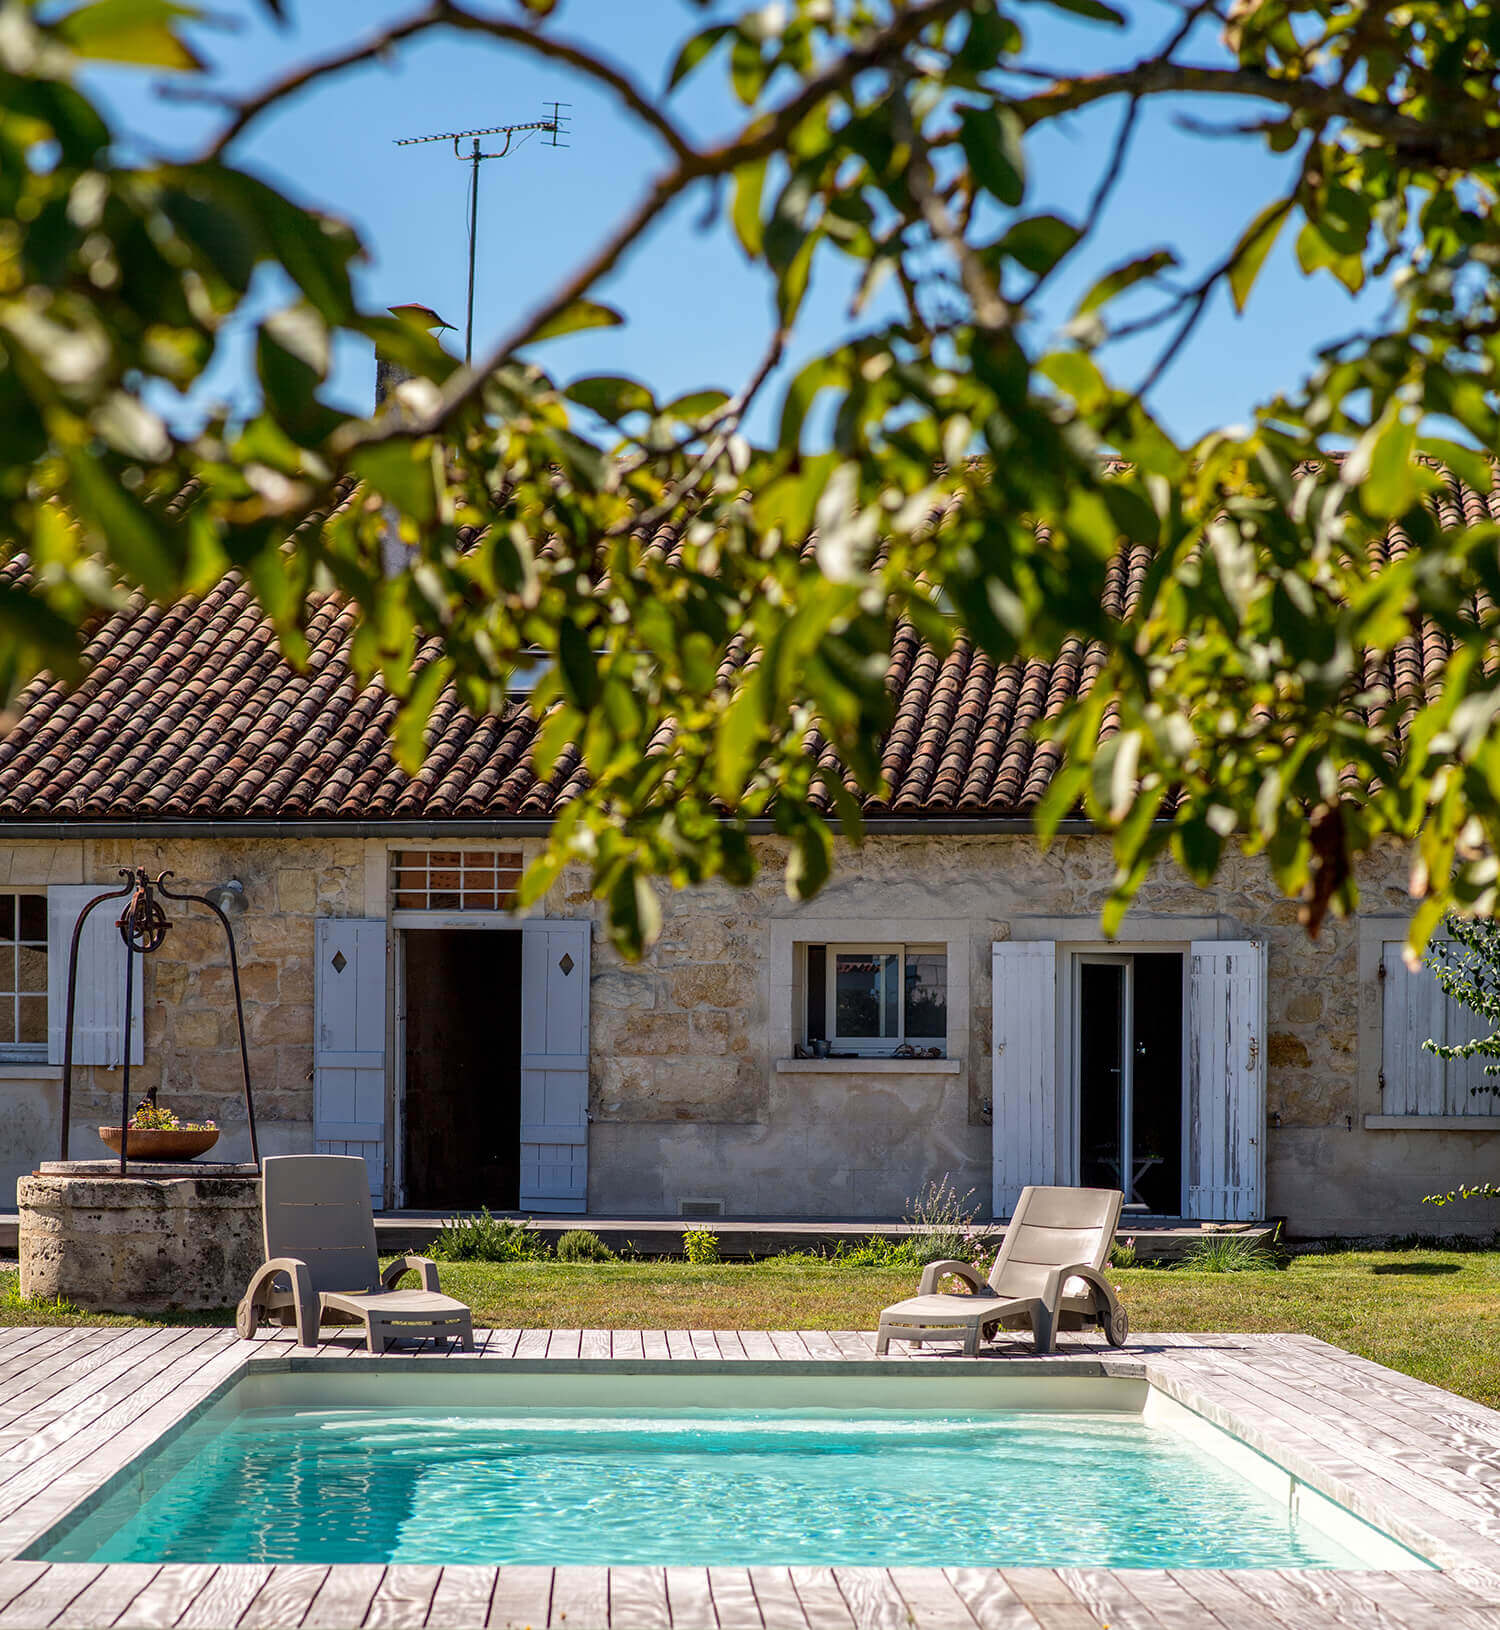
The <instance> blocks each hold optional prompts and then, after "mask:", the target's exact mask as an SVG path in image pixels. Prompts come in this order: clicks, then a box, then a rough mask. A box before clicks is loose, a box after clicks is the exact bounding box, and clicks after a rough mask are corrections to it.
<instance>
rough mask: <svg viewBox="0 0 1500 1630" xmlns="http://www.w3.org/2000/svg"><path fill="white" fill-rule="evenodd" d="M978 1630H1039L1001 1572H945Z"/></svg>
mask: <svg viewBox="0 0 1500 1630" xmlns="http://www.w3.org/2000/svg"><path fill="white" fill-rule="evenodd" d="M943 1573H944V1576H945V1577H946V1578H947V1580H948V1583H949V1584H950V1585H952V1586H953V1589H954V1591H955V1592H956V1593H957V1594H958V1596H959V1598H960V1599H961V1600H962V1602H963V1604H964V1606H965V1607H966V1608H968V1610H969V1613H970V1615H971V1616H972V1618H973V1620H974V1622H975V1623H976V1624H977V1625H978V1626H979V1630H1037V1623H1036V1615H1035V1614H1034V1613H1033V1612H1032V1611H1031V1609H1030V1608H1029V1607H1027V1605H1026V1604H1025V1602H1023V1601H1022V1600H1021V1598H1020V1597H1019V1596H1017V1595H1016V1593H1015V1591H1013V1590H1012V1589H1011V1588H1010V1586H1009V1585H1008V1584H1006V1582H1005V1576H1004V1575H1003V1574H1002V1573H1001V1572H1000V1570H999V1569H998V1568H944V1569H943Z"/></svg>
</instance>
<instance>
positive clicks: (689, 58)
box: [667, 23, 734, 91]
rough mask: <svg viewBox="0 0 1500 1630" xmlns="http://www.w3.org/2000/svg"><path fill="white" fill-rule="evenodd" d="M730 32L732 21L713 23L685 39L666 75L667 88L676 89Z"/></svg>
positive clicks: (731, 30) (732, 31)
mask: <svg viewBox="0 0 1500 1630" xmlns="http://www.w3.org/2000/svg"><path fill="white" fill-rule="evenodd" d="M732 33H734V24H733V23H715V24H714V26H713V27H712V28H705V29H704V30H703V31H702V32H701V33H698V34H694V35H692V36H691V38H689V39H688V40H686V41H685V42H684V44H683V47H682V49H681V50H680V51H679V52H678V53H677V60H676V61H675V62H674V63H673V64H672V71H671V73H670V74H668V75H667V89H668V90H669V91H672V90H676V88H677V87H678V86H679V85H680V84H681V83H682V82H683V80H684V79H686V78H687V76H688V75H689V74H690V73H692V71H693V70H694V69H695V68H697V67H698V66H699V65H700V64H701V63H702V62H703V61H704V60H705V59H706V58H707V57H708V55H709V53H710V52H711V51H712V50H713V48H714V47H715V46H716V45H717V44H718V43H719V41H720V40H722V39H723V38H724V37H725V36H726V35H728V34H732Z"/></svg>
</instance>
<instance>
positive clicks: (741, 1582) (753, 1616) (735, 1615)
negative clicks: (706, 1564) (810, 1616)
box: [672, 1568, 803, 1630]
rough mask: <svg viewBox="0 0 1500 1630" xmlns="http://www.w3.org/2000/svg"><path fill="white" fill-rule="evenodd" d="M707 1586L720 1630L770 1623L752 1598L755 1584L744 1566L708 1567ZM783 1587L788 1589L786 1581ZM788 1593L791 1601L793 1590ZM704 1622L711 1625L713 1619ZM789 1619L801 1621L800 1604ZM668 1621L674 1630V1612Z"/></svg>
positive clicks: (757, 1627) (756, 1628)
mask: <svg viewBox="0 0 1500 1630" xmlns="http://www.w3.org/2000/svg"><path fill="white" fill-rule="evenodd" d="M708 1589H709V1593H710V1595H711V1596H712V1598H713V1614H714V1617H716V1618H717V1619H718V1621H719V1624H720V1625H721V1626H722V1630H760V1627H761V1625H762V1624H769V1623H770V1620H769V1619H768V1618H767V1617H766V1616H765V1615H764V1614H763V1613H762V1611H761V1604H760V1602H759V1601H758V1600H757V1599H756V1594H755V1586H754V1585H753V1584H752V1583H751V1581H750V1570H749V1569H748V1568H710V1569H709V1570H708ZM787 1589H788V1591H791V1586H790V1584H788V1586H787ZM791 1594H792V1600H793V1601H796V1592H795V1591H791ZM704 1622H705V1623H708V1624H712V1623H713V1619H712V1618H710V1619H708V1620H705V1621H704ZM793 1622H794V1623H795V1624H797V1625H801V1624H802V1622H803V1619H802V1608H801V1606H800V1604H799V1605H798V1607H797V1611H796V1614H795V1617H794V1620H793ZM672 1623H673V1626H674V1630H675V1626H676V1623H677V1620H676V1617H675V1613H674V1617H673V1620H672Z"/></svg>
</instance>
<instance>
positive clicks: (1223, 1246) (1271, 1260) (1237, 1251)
mask: <svg viewBox="0 0 1500 1630" xmlns="http://www.w3.org/2000/svg"><path fill="white" fill-rule="evenodd" d="M1178 1266H1179V1267H1182V1268H1187V1269H1190V1270H1191V1271H1192V1272H1194V1273H1264V1272H1266V1271H1267V1270H1268V1269H1272V1268H1279V1267H1280V1266H1281V1258H1280V1257H1279V1256H1278V1255H1277V1254H1276V1252H1275V1251H1274V1250H1272V1249H1271V1247H1270V1246H1269V1245H1268V1244H1267V1243H1266V1242H1265V1240H1263V1239H1254V1238H1252V1237H1251V1236H1250V1235H1248V1234H1210V1235H1208V1236H1207V1237H1206V1238H1204V1239H1201V1240H1198V1241H1197V1242H1196V1243H1195V1244H1193V1245H1192V1246H1191V1247H1190V1248H1189V1249H1188V1250H1187V1252H1186V1253H1185V1254H1184V1255H1183V1258H1182V1260H1181V1262H1180V1263H1179V1264H1178Z"/></svg>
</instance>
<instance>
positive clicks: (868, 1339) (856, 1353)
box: [828, 1330, 875, 1360]
mask: <svg viewBox="0 0 1500 1630" xmlns="http://www.w3.org/2000/svg"><path fill="white" fill-rule="evenodd" d="M828 1338H829V1340H830V1341H832V1343H833V1344H834V1346H835V1347H837V1348H838V1350H839V1352H840V1353H842V1354H843V1356H844V1357H845V1358H854V1359H859V1360H864V1359H867V1358H874V1356H875V1338H874V1336H872V1335H870V1334H869V1333H868V1332H866V1331H864V1330H830V1331H829V1332H828Z"/></svg>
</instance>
